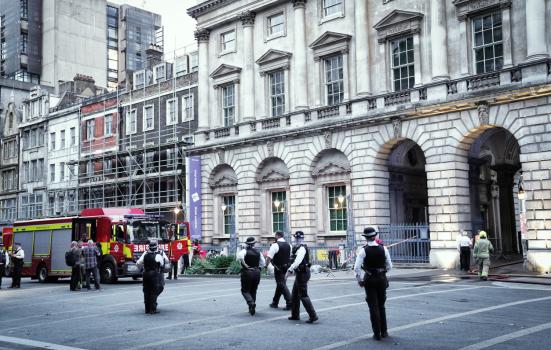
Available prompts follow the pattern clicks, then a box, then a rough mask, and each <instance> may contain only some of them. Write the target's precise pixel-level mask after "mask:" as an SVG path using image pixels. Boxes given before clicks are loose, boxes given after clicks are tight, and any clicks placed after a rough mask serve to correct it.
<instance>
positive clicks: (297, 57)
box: [292, 0, 308, 110]
mask: <svg viewBox="0 0 551 350" xmlns="http://www.w3.org/2000/svg"><path fill="white" fill-rule="evenodd" d="M292 2H293V7H294V22H295V28H294V51H293V56H294V65H293V67H294V74H293V77H294V81H293V90H294V95H295V109H297V110H300V109H307V108H308V70H307V62H306V47H307V45H306V25H305V23H304V12H305V7H306V0H292Z"/></svg>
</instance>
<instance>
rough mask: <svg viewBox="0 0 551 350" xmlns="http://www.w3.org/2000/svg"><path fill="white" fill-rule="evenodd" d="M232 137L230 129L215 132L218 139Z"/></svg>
mask: <svg viewBox="0 0 551 350" xmlns="http://www.w3.org/2000/svg"><path fill="white" fill-rule="evenodd" d="M226 136H230V128H220V129H216V130H214V138H215V139H218V138H221V137H226Z"/></svg>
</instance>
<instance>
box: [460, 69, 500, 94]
mask: <svg viewBox="0 0 551 350" xmlns="http://www.w3.org/2000/svg"><path fill="white" fill-rule="evenodd" d="M496 85H499V73H489V74H482V75H476V76H474V77H471V78H468V79H467V90H468V91H472V90H478V89H485V88H488V87H491V86H496Z"/></svg>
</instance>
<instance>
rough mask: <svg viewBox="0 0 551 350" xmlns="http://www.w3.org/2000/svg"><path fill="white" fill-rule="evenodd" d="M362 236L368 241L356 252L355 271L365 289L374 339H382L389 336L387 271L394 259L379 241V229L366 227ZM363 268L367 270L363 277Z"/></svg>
mask: <svg viewBox="0 0 551 350" xmlns="http://www.w3.org/2000/svg"><path fill="white" fill-rule="evenodd" d="M362 236H364V237H365V238H366V239H367V243H366V245H365V246H363V247H361V248H359V249H358V252H357V253H356V263H355V264H354V271H355V272H356V279H357V280H358V284H359V286H360V287H362V288H364V289H365V301H367V305H368V306H369V316H370V318H371V328H372V329H373V339H375V340H381V338H386V337H388V333H387V326H386V310H385V301H386V289H387V288H388V280H387V278H386V273H387V271H389V270H390V269H391V268H392V261H391V260H390V254H389V253H388V250H387V249H386V247H384V246H383V245H382V244H378V243H377V241H376V238H377V231H375V229H374V228H373V227H366V228H365V229H364V233H363V234H362ZM362 269H363V270H364V272H365V275H364V277H363V278H362V276H361V274H362V271H361V270H362Z"/></svg>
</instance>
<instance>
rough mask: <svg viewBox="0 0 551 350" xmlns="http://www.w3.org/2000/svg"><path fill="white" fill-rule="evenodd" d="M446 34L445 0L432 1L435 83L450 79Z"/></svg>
mask: <svg viewBox="0 0 551 350" xmlns="http://www.w3.org/2000/svg"><path fill="white" fill-rule="evenodd" d="M446 32H447V30H446V2H445V1H444V0H431V2H430V41H431V55H432V80H433V81H434V80H443V79H448V78H449V73H448V43H447V37H446ZM416 63H417V62H416Z"/></svg>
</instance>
